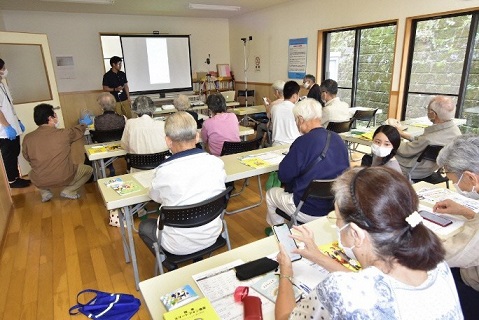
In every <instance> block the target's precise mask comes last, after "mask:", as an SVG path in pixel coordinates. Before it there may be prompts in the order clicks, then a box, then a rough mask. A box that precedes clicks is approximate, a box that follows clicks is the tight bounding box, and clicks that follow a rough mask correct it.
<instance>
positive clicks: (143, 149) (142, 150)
mask: <svg viewBox="0 0 479 320" xmlns="http://www.w3.org/2000/svg"><path fill="white" fill-rule="evenodd" d="M121 147H122V148H123V149H124V150H126V152H128V153H134V154H148V153H158V152H162V151H166V150H168V146H167V145H166V141H165V122H164V121H161V120H154V119H153V118H151V117H150V116H149V115H146V114H144V115H142V116H141V117H139V118H133V119H128V120H127V121H126V124H125V130H124V131H123V136H122V137H121Z"/></svg>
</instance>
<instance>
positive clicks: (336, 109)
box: [321, 97, 351, 128]
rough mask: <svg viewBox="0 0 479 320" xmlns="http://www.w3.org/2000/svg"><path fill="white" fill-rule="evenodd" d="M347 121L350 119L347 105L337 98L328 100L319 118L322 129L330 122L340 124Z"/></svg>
mask: <svg viewBox="0 0 479 320" xmlns="http://www.w3.org/2000/svg"><path fill="white" fill-rule="evenodd" d="M349 119H351V116H350V114H349V105H348V104H347V103H346V102H344V101H341V100H340V99H339V97H336V98H334V99H331V100H329V101H328V102H326V104H325V105H324V108H323V115H322V116H321V124H322V126H323V127H325V128H327V127H328V123H329V122H330V121H332V122H342V121H348V120H349Z"/></svg>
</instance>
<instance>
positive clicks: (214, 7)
mask: <svg viewBox="0 0 479 320" xmlns="http://www.w3.org/2000/svg"><path fill="white" fill-rule="evenodd" d="M189 8H190V9H196V10H219V11H240V9H241V7H236V6H224V5H219V4H200V3H190V5H189Z"/></svg>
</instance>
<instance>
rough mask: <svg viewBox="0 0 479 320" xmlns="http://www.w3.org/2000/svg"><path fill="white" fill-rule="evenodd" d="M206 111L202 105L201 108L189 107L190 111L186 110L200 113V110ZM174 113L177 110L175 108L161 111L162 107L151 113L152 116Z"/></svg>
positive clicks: (206, 107) (205, 106)
mask: <svg viewBox="0 0 479 320" xmlns="http://www.w3.org/2000/svg"><path fill="white" fill-rule="evenodd" d="M207 109H208V106H207V105H206V104H204V105H201V106H194V107H191V108H190V109H188V110H191V111H201V110H207ZM174 112H178V110H176V108H172V109H163V108H162V107H157V108H156V109H155V111H154V112H153V114H169V113H174Z"/></svg>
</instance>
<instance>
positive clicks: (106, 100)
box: [93, 92, 125, 177]
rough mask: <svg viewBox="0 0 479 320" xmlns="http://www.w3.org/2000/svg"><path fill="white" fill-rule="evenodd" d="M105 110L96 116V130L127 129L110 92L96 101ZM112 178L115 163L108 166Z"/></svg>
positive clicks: (104, 93)
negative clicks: (116, 109) (116, 110)
mask: <svg viewBox="0 0 479 320" xmlns="http://www.w3.org/2000/svg"><path fill="white" fill-rule="evenodd" d="M96 101H97V102H98V104H99V105H100V107H101V109H102V110H103V114H101V115H99V116H96V117H95V119H94V122H93V123H94V125H95V130H99V131H109V130H120V129H123V128H125V117H124V116H120V115H119V114H118V113H116V112H115V107H116V100H115V97H114V96H113V95H112V94H111V93H108V92H103V93H102V94H100V95H99V96H98V99H97V100H96ZM108 169H109V170H110V177H112V176H114V175H115V167H113V163H111V164H110V165H109V166H108Z"/></svg>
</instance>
